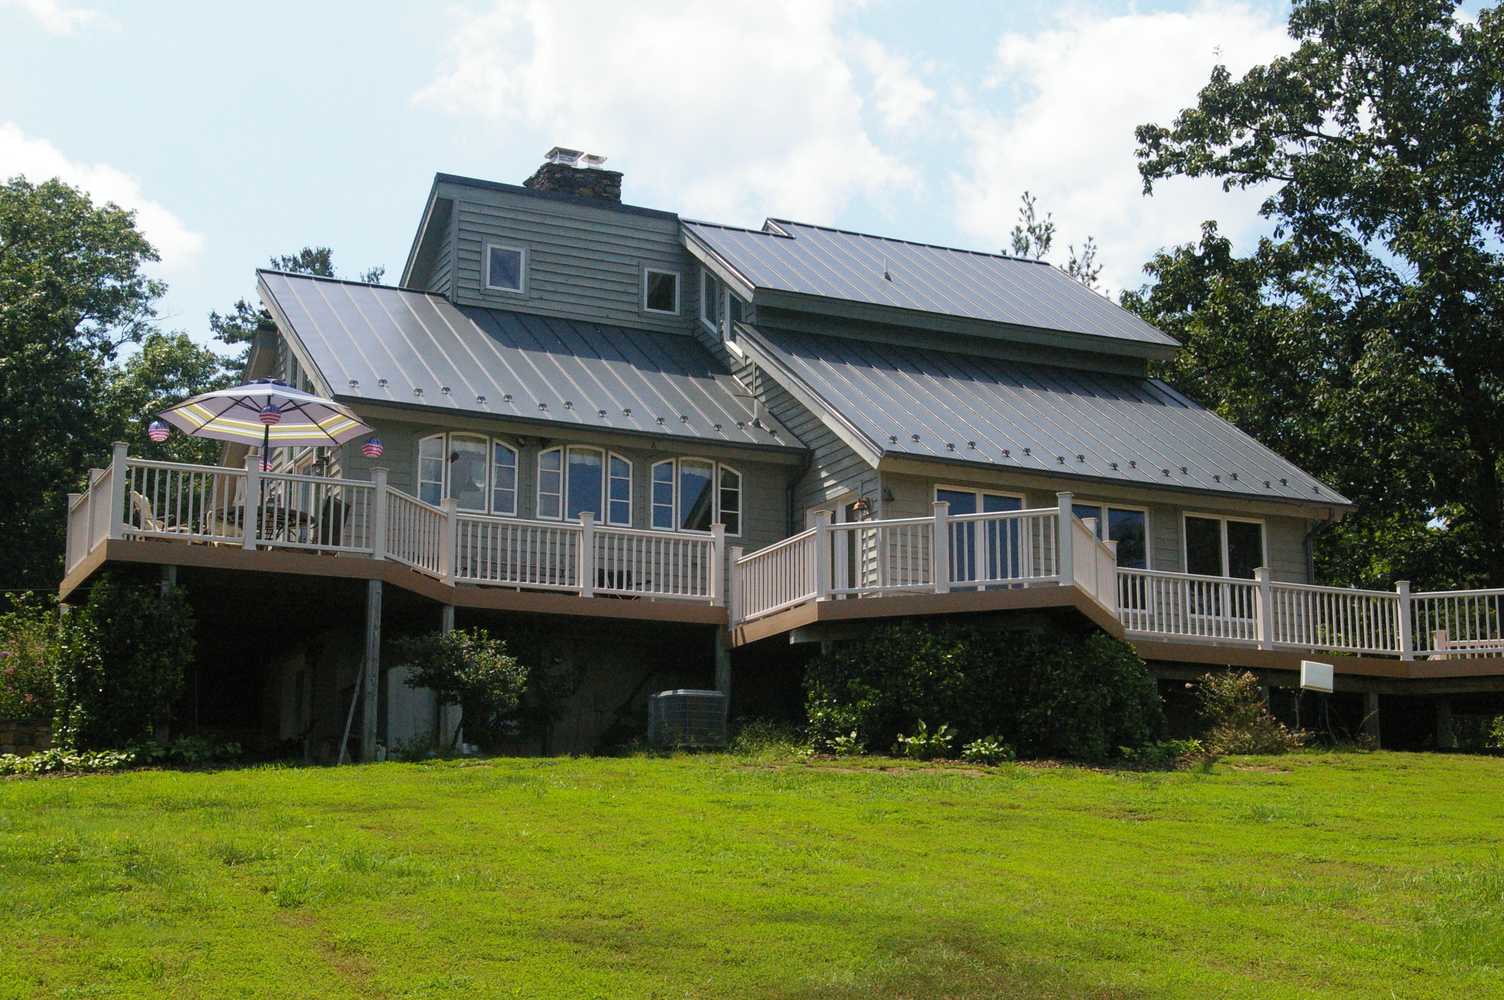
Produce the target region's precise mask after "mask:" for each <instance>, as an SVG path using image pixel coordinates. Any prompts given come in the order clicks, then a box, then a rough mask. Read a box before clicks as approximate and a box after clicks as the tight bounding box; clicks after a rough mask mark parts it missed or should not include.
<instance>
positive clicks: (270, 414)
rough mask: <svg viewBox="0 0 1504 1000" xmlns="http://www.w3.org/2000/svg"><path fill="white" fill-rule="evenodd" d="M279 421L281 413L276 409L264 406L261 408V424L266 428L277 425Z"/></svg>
mask: <svg viewBox="0 0 1504 1000" xmlns="http://www.w3.org/2000/svg"><path fill="white" fill-rule="evenodd" d="M281 420H282V411H281V410H279V409H277V408H276V407H275V406H266V407H263V408H262V410H261V422H262V423H263V424H265V425H266V426H268V427H270V426H271V425H272V424H275V423H279V422H280V421H281Z"/></svg>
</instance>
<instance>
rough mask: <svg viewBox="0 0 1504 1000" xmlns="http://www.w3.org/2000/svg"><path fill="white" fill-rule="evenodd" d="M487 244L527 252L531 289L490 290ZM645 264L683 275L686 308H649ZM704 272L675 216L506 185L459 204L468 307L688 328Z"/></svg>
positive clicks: (457, 291) (457, 274) (458, 287)
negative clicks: (670, 311)
mask: <svg viewBox="0 0 1504 1000" xmlns="http://www.w3.org/2000/svg"><path fill="white" fill-rule="evenodd" d="M488 243H496V244H501V245H504V246H513V247H525V248H526V249H527V252H528V263H527V277H526V292H525V293H524V294H521V295H512V294H507V293H505V292H495V291H490V290H487V289H486V288H485V287H484V282H483V280H482V273H481V271H482V268H483V266H484V259H485V247H486V245H487V244H488ZM644 267H653V268H660V269H663V270H669V271H675V272H678V274H679V275H680V288H679V315H677V316H664V315H661V314H657V313H650V312H646V311H645V310H643V308H642V280H643V274H642V271H643V268H644ZM696 275H697V268H696V266H695V264H694V262H693V259H692V258H691V257H690V255H689V253H688V252H687V251H686V250H685V249H684V247H683V245H682V243H681V242H680V238H679V224H678V221H677V219H674V218H672V217H667V216H652V215H643V214H639V213H634V212H624V211H612V210H610V209H608V208H595V207H593V206H590V205H579V204H574V203H571V202H561V201H556V200H548V199H541V198H534V197H529V196H527V195H520V194H511V193H506V192H485V193H483V194H482V193H479V192H474V193H471V195H470V197H468V198H466V197H460V198H457V199H456V201H455V238H454V260H453V293H452V297H453V298H454V300H455V301H456V302H458V303H461V304H464V305H479V306H487V307H490V308H495V309H515V310H520V311H524V312H534V313H540V314H543V315H549V316H564V317H569V318H572V319H580V320H586V321H589V322H597V323H611V324H619V325H622V326H629V327H637V328H640V329H649V330H662V331H666V332H671V333H682V334H689V333H691V332H692V329H693V327H692V326H691V322H692V319H693V317H694V315H695V310H696V309H697V308H698V300H697V295H696V293H697V288H696V287H695V285H696V280H695V279H696Z"/></svg>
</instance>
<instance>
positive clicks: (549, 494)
mask: <svg viewBox="0 0 1504 1000" xmlns="http://www.w3.org/2000/svg"><path fill="white" fill-rule="evenodd" d="M608 473H609V475H608ZM608 497H609V503H608ZM561 511H562V516H563V518H564V519H565V520H569V521H576V520H579V517H580V515H581V514H583V513H585V512H586V511H589V512H590V513H591V514H592V515H593V516H594V517H595V519H596V520H597V521H603V522H605V523H608V524H619V525H630V524H631V523H632V463H631V462H629V461H627V460H626V459H625V458H623V457H622V456H620V455H617V454H615V453H614V452H613V453H611V454H610V455H609V456H608V455H607V453H606V452H605V451H603V450H602V449H600V448H590V447H585V446H583V445H569V446H568V447H563V446H560V447H558V448H549V449H548V450H547V451H542V452H539V453H538V516H539V517H541V518H548V519H550V520H556V519H558V518H559V517H560V516H561V514H560V512H561Z"/></svg>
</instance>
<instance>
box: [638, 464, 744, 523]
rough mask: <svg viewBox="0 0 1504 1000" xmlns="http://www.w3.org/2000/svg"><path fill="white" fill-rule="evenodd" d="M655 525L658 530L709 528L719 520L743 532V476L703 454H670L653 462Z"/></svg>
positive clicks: (652, 500) (652, 499) (653, 511)
mask: <svg viewBox="0 0 1504 1000" xmlns="http://www.w3.org/2000/svg"><path fill="white" fill-rule="evenodd" d="M651 502H652V508H653V510H652V525H653V527H654V528H656V529H658V530H659V531H709V530H710V526H711V525H712V524H715V523H716V522H717V521H719V522H720V523H721V524H723V525H725V526H726V533H727V534H730V535H739V534H741V527H742V526H741V519H742V477H741V473H739V472H737V471H736V470H735V469H733V468H731V467H730V466H725V465H720V466H718V465H717V464H716V463H714V462H712V461H710V460H709V459H704V458H671V459H665V460H664V461H662V462H656V463H654V465H653V484H652V496H651Z"/></svg>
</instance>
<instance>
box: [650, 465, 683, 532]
mask: <svg viewBox="0 0 1504 1000" xmlns="http://www.w3.org/2000/svg"><path fill="white" fill-rule="evenodd" d="M652 504H653V527H655V528H657V529H658V530H660V531H673V530H674V527H675V526H676V525H677V524H678V521H677V520H676V519H675V517H674V460H673V459H671V458H670V459H667V460H666V461H662V462H654V463H653V496H652Z"/></svg>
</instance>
